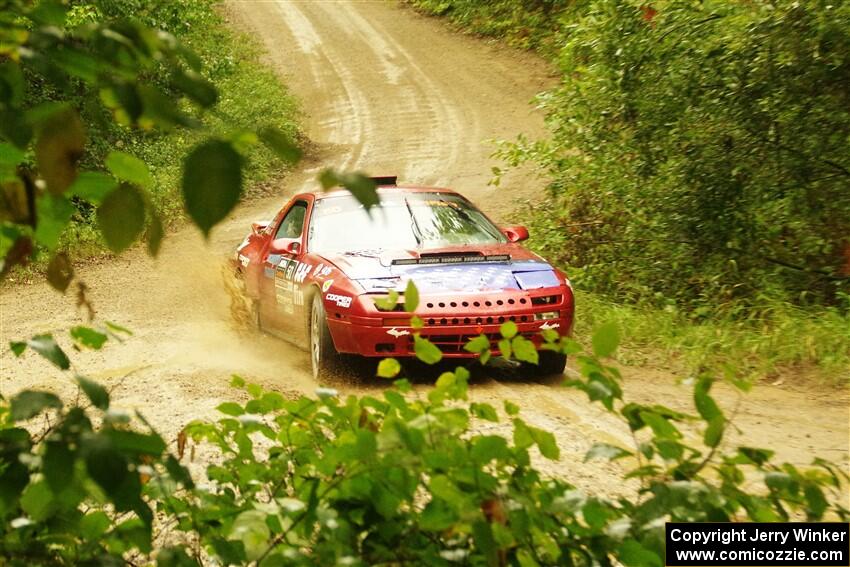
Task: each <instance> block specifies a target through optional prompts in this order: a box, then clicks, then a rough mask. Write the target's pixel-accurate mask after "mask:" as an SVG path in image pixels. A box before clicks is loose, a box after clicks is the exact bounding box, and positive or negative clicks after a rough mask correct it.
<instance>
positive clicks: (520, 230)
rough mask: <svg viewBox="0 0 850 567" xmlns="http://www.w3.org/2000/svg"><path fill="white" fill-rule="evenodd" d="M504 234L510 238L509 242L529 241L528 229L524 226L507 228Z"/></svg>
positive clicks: (504, 229)
mask: <svg viewBox="0 0 850 567" xmlns="http://www.w3.org/2000/svg"><path fill="white" fill-rule="evenodd" d="M502 232H503V233H504V235H505V236H507V237H508V242H522V241H523V240H528V229H527V228H525V227H524V226H506V227H505V228H503V229H502Z"/></svg>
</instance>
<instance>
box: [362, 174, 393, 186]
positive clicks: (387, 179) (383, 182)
mask: <svg viewBox="0 0 850 567" xmlns="http://www.w3.org/2000/svg"><path fill="white" fill-rule="evenodd" d="M369 179H371V180H372V181H374V182H375V185H377V186H378V187H385V186H388V185H390V186H393V187H395V186H396V185H398V175H381V176H378V177H370V178H369Z"/></svg>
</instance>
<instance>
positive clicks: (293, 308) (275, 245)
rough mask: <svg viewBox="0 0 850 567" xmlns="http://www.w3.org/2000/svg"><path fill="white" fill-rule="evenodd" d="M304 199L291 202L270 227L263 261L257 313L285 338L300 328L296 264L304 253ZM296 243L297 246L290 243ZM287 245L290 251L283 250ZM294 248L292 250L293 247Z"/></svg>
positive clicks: (273, 330) (301, 300) (264, 323)
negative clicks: (258, 311) (260, 294)
mask: <svg viewBox="0 0 850 567" xmlns="http://www.w3.org/2000/svg"><path fill="white" fill-rule="evenodd" d="M308 206H309V205H308V203H307V201H304V200H297V201H295V202H293V203H292V204H291V205H290V206H289V208H288V209H287V210H286V212H285V213H284V214H283V215H282V216H281V217H280V220H279V222H278V223H277V225H276V226H275V227H274V228H273V230H274V233H273V234H272V237H271V240H270V242H269V248H268V249H267V251H266V255H265V259H264V262H263V278H262V280H263V281H262V283H261V286H262V288H263V289H262V297H263V301H262V302H261V304H260V310H261V311H260V316H261V318H262V321H263V326H264V327H265V328H267V329H268V330H270V331H272V332H275V333H277V334H281V335H283V336H285V337H286V338H295V336H296V334H297V333H299V332H300V331H301V325H300V322H301V319H300V317H301V304H303V292H302V291H301V286H300V284H299V282H298V281H297V276H298V274H299V271H298V267H299V265H300V264H301V261H300V260H301V259H302V258H303V256H304V238H303V236H304V224H305V220H306V218H307V208H308ZM293 244H296V246H294V247H293V246H292V245H293ZM285 246H288V247H289V248H290V249H289V250H284V249H282V248H283V247H285ZM293 248H294V249H293Z"/></svg>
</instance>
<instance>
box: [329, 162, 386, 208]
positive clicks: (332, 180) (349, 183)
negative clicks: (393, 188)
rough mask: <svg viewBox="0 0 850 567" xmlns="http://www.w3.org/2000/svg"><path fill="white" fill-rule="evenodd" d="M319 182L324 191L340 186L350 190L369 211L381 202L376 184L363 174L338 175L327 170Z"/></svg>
mask: <svg viewBox="0 0 850 567" xmlns="http://www.w3.org/2000/svg"><path fill="white" fill-rule="evenodd" d="M319 182H320V183H321V184H322V187H323V188H324V189H331V188H333V187H340V186H341V187H344V188H346V189H348V191H349V192H351V194H352V195H353V196H354V198H355V199H357V200H358V201H360V203H361V204H362V205H363V207H364V208H365V209H366V210H367V211H368V210H369V209H371V208H372V207H374V206H375V205H377V204H378V203H379V202H380V198H379V197H378V191H377V187H376V185H375V182H374V181H372V180H371V179H369V177H368V176H366V175H364V174H362V173H338V172H336V171H334V170H332V169H326V170H324V171H322V173H321V174H319Z"/></svg>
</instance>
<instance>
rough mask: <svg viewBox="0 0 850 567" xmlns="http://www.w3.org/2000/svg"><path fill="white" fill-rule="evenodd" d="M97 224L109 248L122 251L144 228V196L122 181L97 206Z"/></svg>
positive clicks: (118, 251) (117, 251)
mask: <svg viewBox="0 0 850 567" xmlns="http://www.w3.org/2000/svg"><path fill="white" fill-rule="evenodd" d="M97 224H98V227H99V228H100V231H101V233H102V234H103V238H104V240H106V244H107V246H109V249H110V250H112V251H113V252H115V253H116V254H118V253H121V252H123V251H124V250H126V249H127V248H129V247H130V245H131V244H133V242H135V241H136V238H138V237H139V235H140V234H141V233H142V230H144V227H145V200H144V197H142V194H141V193H140V192H139V190H138V189H136V187H135V186H133V185H130V184H126V183H122V184H121V185H120V186H119V187H118V188H117V189H115V190H113V191H112V192H111V193H109V194H108V195H107V196H106V198H105V199H104V200H103V202H102V203H101V204H100V206H99V207H98V208H97Z"/></svg>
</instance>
